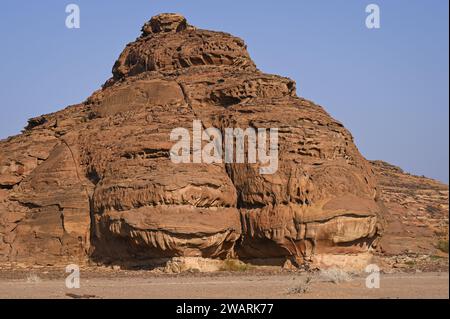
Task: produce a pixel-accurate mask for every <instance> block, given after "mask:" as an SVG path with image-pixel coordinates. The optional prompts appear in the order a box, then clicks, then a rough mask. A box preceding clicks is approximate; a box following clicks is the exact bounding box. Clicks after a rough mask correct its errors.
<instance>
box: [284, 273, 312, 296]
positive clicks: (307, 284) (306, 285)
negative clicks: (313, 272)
mask: <svg viewBox="0 0 450 319" xmlns="http://www.w3.org/2000/svg"><path fill="white" fill-rule="evenodd" d="M311 283H312V277H311V276H307V277H304V278H301V280H300V283H299V284H298V285H296V286H295V287H293V288H291V289H289V293H290V294H305V293H307V292H309V291H310V289H311Z"/></svg>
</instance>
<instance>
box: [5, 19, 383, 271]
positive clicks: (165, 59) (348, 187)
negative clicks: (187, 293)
mask: <svg viewBox="0 0 450 319" xmlns="http://www.w3.org/2000/svg"><path fill="white" fill-rule="evenodd" d="M196 119H199V120H201V121H202V123H203V124H204V126H205V127H210V126H214V127H217V128H219V129H222V130H223V129H225V128H228V127H234V128H243V129H245V128H247V127H254V128H279V169H278V171H277V172H276V173H275V174H273V175H261V174H260V172H259V167H258V165H257V164H194V163H192V164H174V163H173V162H172V161H171V160H170V157H169V155H170V154H169V153H170V149H171V147H172V145H173V144H174V142H173V141H170V139H169V136H170V132H171V131H172V130H173V129H174V128H176V127H184V128H188V129H191V130H192V123H193V121H194V120H196ZM0 172H1V175H0V260H4V261H5V260H6V261H23V262H30V263H35V262H36V263H46V264H53V263H58V262H64V261H66V260H73V259H75V258H79V259H81V260H83V259H87V258H93V259H96V260H100V261H115V262H119V261H133V260H148V259H152V258H160V257H173V256H202V257H212V258H225V257H229V256H235V257H240V258H270V257H283V258H285V257H286V258H288V257H295V258H296V259H297V260H298V261H300V262H301V261H302V260H307V259H308V258H309V257H311V255H313V254H321V253H352V252H360V251H367V250H368V249H369V248H371V247H375V246H376V244H377V241H378V239H379V237H380V235H381V234H382V229H383V220H382V218H381V217H380V216H381V215H382V213H383V209H384V206H383V205H382V204H381V202H380V199H379V197H378V190H377V186H376V181H375V176H374V172H373V169H372V166H371V164H370V163H369V162H367V161H366V160H365V159H364V158H363V157H362V156H361V154H360V153H359V151H358V150H357V148H356V146H355V144H354V142H353V138H352V136H351V134H350V133H349V131H348V130H346V129H345V128H344V127H343V125H342V124H341V123H339V122H338V121H336V120H334V119H333V118H331V117H330V116H329V115H328V114H327V113H326V112H325V111H324V109H323V108H322V107H320V106H318V105H316V104H314V103H312V102H310V101H307V100H305V99H302V98H300V97H298V96H297V95H296V88H295V83H294V82H293V81H292V80H290V79H288V78H284V77H279V76H275V75H268V74H265V73H262V72H261V71H259V70H258V69H257V68H256V66H255V64H254V63H253V61H252V60H251V58H250V56H249V54H248V52H247V50H246V46H245V44H244V42H243V41H242V40H241V39H239V38H236V37H234V36H231V35H229V34H226V33H221V32H212V31H206V30H200V29H196V28H195V27H192V26H190V25H189V24H188V23H187V21H186V19H185V18H184V17H182V16H180V15H174V14H163V15H159V16H156V17H154V18H152V19H151V21H150V22H148V23H146V24H145V25H144V27H143V29H142V35H141V36H140V37H139V38H138V39H137V40H136V41H135V42H132V43H130V44H128V45H127V46H126V48H125V50H124V51H123V53H122V54H121V55H120V57H119V59H118V60H117V62H116V63H115V65H114V67H113V77H112V78H111V79H109V80H108V81H107V82H106V83H105V85H104V86H103V88H102V89H101V90H99V91H97V92H95V93H94V94H92V96H91V97H89V99H88V100H87V101H85V102H84V103H82V104H78V105H73V106H70V107H68V108H66V109H64V110H62V111H59V112H56V113H53V114H48V115H43V116H40V117H38V118H34V119H31V120H30V121H29V125H28V126H27V127H26V128H25V130H24V132H23V133H22V134H21V135H18V136H14V137H11V138H8V139H7V140H3V141H1V142H0Z"/></svg>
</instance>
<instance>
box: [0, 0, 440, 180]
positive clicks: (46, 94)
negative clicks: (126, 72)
mask: <svg viewBox="0 0 450 319" xmlns="http://www.w3.org/2000/svg"><path fill="white" fill-rule="evenodd" d="M69 3H75V4H78V5H79V6H80V9H81V28H80V29H77V30H73V29H72V30H69V29H67V28H66V27H65V19H66V15H67V14H66V13H65V7H66V5H67V4H69ZM370 3H376V4H378V5H379V6H380V8H381V29H379V30H369V29H367V28H366V27H365V18H366V15H367V14H366V13H365V7H366V5H368V4H370ZM448 9H449V8H448V1H447V0H383V1H381V0H367V1H364V0H328V1H326V0H322V1H318V0H309V1H306V0H305V1H299V0H290V1H289V0H278V1H273V0H271V1H269V0H268V1H264V0H254V1H248V0H245V1H243V0H239V1H235V0H221V1H213V0H195V1H170V0H133V1H119V0H117V1H108V0H69V1H62V0H46V1H23V0H21V1H18V0H3V1H2V2H1V4H0V39H1V50H0V57H1V59H0V74H1V76H0V98H1V118H0V138H5V137H7V136H9V135H15V134H17V133H19V132H20V130H21V129H22V128H23V127H24V126H25V124H26V120H27V119H28V118H30V117H33V116H37V115H40V114H44V113H49V112H53V111H56V110H59V109H61V108H64V107H65V106H67V105H70V104H75V103H78V102H81V101H83V100H84V99H85V98H86V97H88V96H89V95H90V93H92V92H93V91H94V90H96V89H98V88H99V87H100V86H101V84H103V83H104V81H105V80H106V79H107V78H109V77H110V74H111V68H112V65H113V63H114V61H115V59H116V58H117V57H118V55H119V53H120V52H121V51H122V50H123V48H124V47H125V45H126V43H128V42H131V41H133V40H134V39H135V38H136V37H137V36H138V35H139V34H140V27H141V26H142V25H143V23H144V22H145V21H147V20H148V19H149V18H150V17H151V16H153V15H155V14H158V13H161V12H178V13H182V14H183V15H185V16H186V17H187V18H188V21H189V22H190V23H191V24H193V25H195V26H198V27H201V28H204V29H212V30H220V31H226V32H229V33H232V34H234V35H237V36H239V37H241V38H243V39H244V40H245V41H246V42H247V44H248V47H249V51H250V53H251V55H252V57H253V59H254V61H255V62H256V63H257V65H258V67H259V68H260V69H261V70H262V71H264V72H267V73H274V74H280V75H284V76H289V77H291V78H293V79H294V80H296V81H297V88H298V93H299V95H300V96H303V97H306V98H308V99H311V100H313V101H315V102H316V103H319V104H321V105H323V106H324V107H325V108H326V110H327V111H328V112H329V113H330V114H331V115H332V116H334V117H335V118H336V119H338V120H340V121H341V122H343V123H344V124H345V126H346V127H347V128H348V129H349V130H350V131H351V132H352V133H353V136H354V137H355V140H356V143H357V145H358V147H359V149H360V150H361V152H362V153H363V155H365V156H366V157H367V158H368V159H383V160H386V161H389V162H391V163H393V164H396V165H399V166H401V167H402V168H404V169H405V170H406V171H409V172H411V173H414V174H418V175H422V174H423V175H426V176H430V177H433V178H437V179H440V180H442V181H444V182H447V183H448V180H449V177H448V176H449V168H448V166H449V120H448V116H449V90H448V85H449V61H448V56H449V44H448V36H449V35H448Z"/></svg>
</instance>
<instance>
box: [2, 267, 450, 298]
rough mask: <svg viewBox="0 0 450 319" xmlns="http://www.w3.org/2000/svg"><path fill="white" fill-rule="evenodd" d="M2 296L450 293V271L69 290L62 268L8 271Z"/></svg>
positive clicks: (134, 276) (230, 277)
mask: <svg viewBox="0 0 450 319" xmlns="http://www.w3.org/2000/svg"><path fill="white" fill-rule="evenodd" d="M309 280H310V281H309ZM308 281H309V283H308ZM303 290H306V291H303ZM0 298H6V299H10V298H15V299H17V298H56V299H60V298H69V299H73V298H75V299H78V298H92V299H109V298H150V299H151V298H176V299H178V298H179V299H186V298H192V299H195V298H393V299H396V298H449V274H448V272H429V273H394V274H381V277H380V288H378V289H376V288H374V289H368V288H366V285H365V275H364V274H361V275H353V276H352V277H351V278H350V280H349V279H348V278H347V279H346V280H342V281H339V282H333V280H332V279H330V278H327V277H326V276H323V275H320V274H309V273H296V272H293V273H291V272H278V273H267V272H254V273H232V272H221V273H214V274H205V273H183V274H178V275H168V274H159V275H158V274H154V273H151V272H145V271H136V272H127V271H118V272H82V273H81V277H80V288H79V289H68V288H66V286H65V274H64V273H63V272H61V273H54V272H48V271H45V270H44V271H43V270H40V271H31V272H30V271H14V272H11V271H7V272H4V271H3V272H0Z"/></svg>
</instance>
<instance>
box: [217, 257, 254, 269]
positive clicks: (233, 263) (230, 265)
mask: <svg viewBox="0 0 450 319" xmlns="http://www.w3.org/2000/svg"><path fill="white" fill-rule="evenodd" d="M250 268H251V267H250V266H249V265H247V264H245V263H243V262H242V261H240V260H237V259H226V260H224V262H223V265H222V266H221V267H220V270H221V271H247V270H249V269H250Z"/></svg>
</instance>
